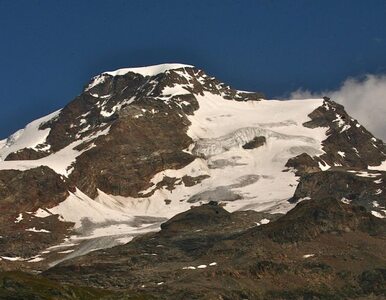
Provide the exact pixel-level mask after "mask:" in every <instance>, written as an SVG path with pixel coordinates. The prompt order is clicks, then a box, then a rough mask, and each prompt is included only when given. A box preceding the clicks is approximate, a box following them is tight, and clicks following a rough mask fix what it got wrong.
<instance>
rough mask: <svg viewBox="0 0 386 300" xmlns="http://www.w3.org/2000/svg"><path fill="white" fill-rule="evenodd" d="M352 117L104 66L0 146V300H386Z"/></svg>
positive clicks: (190, 69) (380, 180) (381, 164)
mask: <svg viewBox="0 0 386 300" xmlns="http://www.w3.org/2000/svg"><path fill="white" fill-rule="evenodd" d="M263 89H264V87H262V90H263ZM336 100H339V99H336ZM359 121H360V120H359ZM359 121H358V120H355V119H354V118H352V117H351V116H349V115H348V114H347V112H346V111H345V110H344V107H343V106H341V105H339V104H338V103H336V102H334V99H329V98H327V97H324V98H322V99H307V100H287V101H280V100H272V99H266V97H265V96H264V94H262V93H261V92H246V91H239V90H236V89H234V88H232V87H230V86H228V85H226V84H224V83H222V82H221V81H219V80H218V79H216V78H214V77H212V76H210V75H207V74H206V73H205V72H204V71H203V70H200V69H198V68H196V67H194V66H190V65H183V64H163V65H156V66H150V67H141V68H128V69H120V70H116V71H111V72H104V73H102V74H100V75H98V76H96V77H94V78H92V79H91V81H90V82H89V83H88V84H87V85H86V86H85V87H84V89H83V91H82V92H81V93H80V94H79V95H78V96H77V97H76V98H75V99H74V100H72V101H71V102H69V104H68V105H66V106H65V107H64V108H63V109H61V110H59V111H56V112H53V113H52V114H49V115H47V116H45V117H42V118H40V119H38V120H35V121H33V122H31V123H29V124H28V125H27V126H26V127H25V128H24V129H21V130H19V131H17V132H15V133H14V134H12V135H11V136H10V137H8V138H7V139H5V140H2V141H0V208H1V211H2V214H1V216H0V270H1V271H0V298H1V299H92V298H96V299H384V295H385V293H386V289H385V286H386V258H385V255H384V253H383V252H384V249H385V248H386V240H385V239H386V145H385V144H384V143H383V141H381V140H380V139H378V138H376V137H374V136H373V135H372V134H371V133H370V132H369V131H367V130H366V129H365V128H364V127H363V125H361V124H360V122H359Z"/></svg>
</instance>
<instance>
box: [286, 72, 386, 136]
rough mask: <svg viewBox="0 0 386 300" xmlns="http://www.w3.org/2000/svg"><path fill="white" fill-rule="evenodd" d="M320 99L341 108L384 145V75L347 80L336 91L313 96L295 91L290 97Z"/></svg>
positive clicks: (385, 113) (385, 98)
mask: <svg viewBox="0 0 386 300" xmlns="http://www.w3.org/2000/svg"><path fill="white" fill-rule="evenodd" d="M321 96H328V97H330V98H331V99H332V100H334V101H336V102H338V103H340V104H342V105H344V107H345V109H346V111H347V112H348V113H349V114H350V115H351V116H352V117H354V118H356V119H357V120H358V121H359V123H361V124H362V125H363V126H365V127H366V129H368V130H369V131H370V132H371V133H372V134H374V135H375V136H376V137H378V138H381V139H382V140H383V141H384V142H386V75H366V76H365V77H364V79H355V78H349V79H347V80H346V81H344V82H343V84H342V85H341V87H340V88H339V89H338V90H336V91H326V92H323V93H313V92H311V91H309V90H304V89H298V90H297V91H295V92H293V93H292V94H291V99H307V98H320V97H321Z"/></svg>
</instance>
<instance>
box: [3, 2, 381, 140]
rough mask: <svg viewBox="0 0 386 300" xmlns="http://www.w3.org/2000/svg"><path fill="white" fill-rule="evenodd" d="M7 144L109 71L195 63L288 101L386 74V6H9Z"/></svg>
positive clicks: (6, 30) (5, 31)
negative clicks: (300, 92) (296, 93)
mask: <svg viewBox="0 0 386 300" xmlns="http://www.w3.org/2000/svg"><path fill="white" fill-rule="evenodd" d="M0 43H1V47H0V68H1V73H0V82H1V83H0V102H1V105H0V138H2V137H6V136H7V135H8V134H9V133H11V132H13V131H15V130H16V129H18V128H21V127H24V125H25V124H26V123H27V122H29V121H31V120H33V119H35V118H37V117H39V116H42V115H45V114H47V113H49V112H51V111H53V110H56V109H58V108H60V107H62V106H64V105H65V104H66V103H68V102H69V101H70V100H71V99H73V98H74V97H75V96H76V95H77V94H79V93H80V91H81V89H82V87H83V86H84V85H85V84H86V83H87V82H88V80H89V79H90V78H91V77H92V76H93V75H96V74H98V73H100V72H102V71H107V70H113V69H117V68H122V67H129V66H142V65H150V64H158V63H165V62H181V63H188V64H193V65H195V66H197V67H200V68H202V69H204V70H206V72H207V73H209V74H211V75H214V76H216V77H217V78H218V79H220V80H222V81H224V82H226V83H228V84H230V85H232V86H234V87H236V88H238V89H243V90H259V91H263V92H265V93H266V94H267V95H268V96H270V97H282V96H285V95H286V94H289V93H290V92H291V91H293V90H296V89H298V88H299V87H304V88H308V89H310V90H313V91H321V90H326V89H334V88H337V87H338V86H339V85H340V83H341V82H342V81H343V80H344V79H346V78H347V77H349V76H360V75H363V74H365V73H373V74H382V73H386V1H376V0H371V1H355V0H347V1H338V0H334V1H316V0H315V1H294V0H290V1H284V0H282V1H274V0H271V1H268V0H267V1H257V0H254V1H247V0H240V1H227V0H218V1H215V0H205V1H204V0H203V1H198V0H195V1H184V0H178V1H174V0H173V1H172V0H162V1H161V0H154V1H151V0H147V1H145V0H141V1H139V0H136V1H130V0H125V1H124V0H122V1H119V0H115V1H106V0H103V1H96V0H93V1H79V0H76V1H70V0H66V1H48V0H46V1H37V0H26V1H17V0H13V1H9V0H0Z"/></svg>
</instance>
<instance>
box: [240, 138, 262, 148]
mask: <svg viewBox="0 0 386 300" xmlns="http://www.w3.org/2000/svg"><path fill="white" fill-rule="evenodd" d="M265 143H266V139H265V136H257V137H255V138H254V139H253V140H252V141H250V142H248V143H246V144H244V145H243V148H244V149H255V148H258V147H261V146H263V145H264V144H265Z"/></svg>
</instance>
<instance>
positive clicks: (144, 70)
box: [102, 63, 194, 76]
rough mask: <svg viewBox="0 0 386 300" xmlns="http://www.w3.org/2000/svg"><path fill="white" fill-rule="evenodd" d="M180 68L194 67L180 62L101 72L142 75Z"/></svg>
mask: <svg viewBox="0 0 386 300" xmlns="http://www.w3.org/2000/svg"><path fill="white" fill-rule="evenodd" d="M180 68H194V66H192V65H185V64H180V63H165V64H158V65H152V66H143V67H134V68H123V69H118V70H115V71H108V72H103V73H102V74H107V75H111V76H122V75H125V74H127V73H129V72H132V73H137V74H141V75H142V76H155V75H158V74H160V73H164V72H166V71H168V70H174V69H180Z"/></svg>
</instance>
